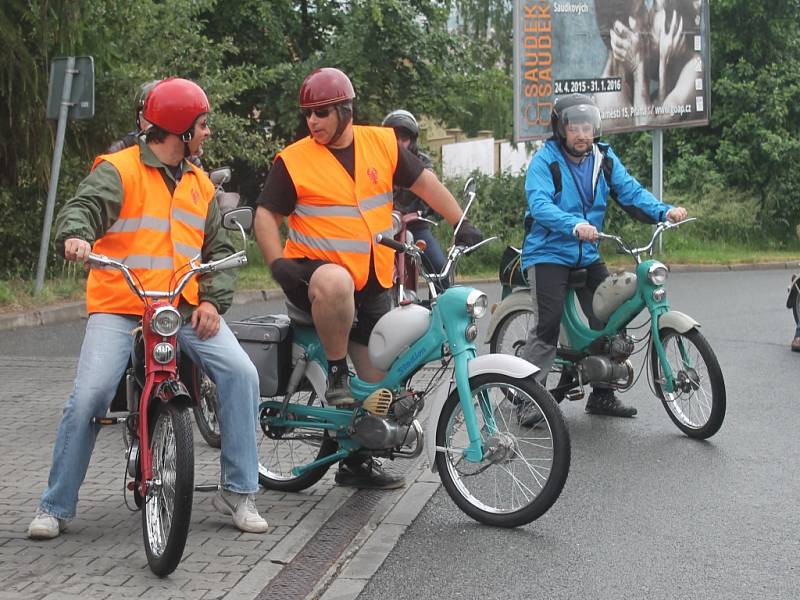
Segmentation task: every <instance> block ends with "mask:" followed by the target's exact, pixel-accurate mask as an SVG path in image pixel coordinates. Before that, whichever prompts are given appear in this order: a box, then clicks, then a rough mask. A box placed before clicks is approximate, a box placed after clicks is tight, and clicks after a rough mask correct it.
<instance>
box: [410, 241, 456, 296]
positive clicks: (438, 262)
mask: <svg viewBox="0 0 800 600" xmlns="http://www.w3.org/2000/svg"><path fill="white" fill-rule="evenodd" d="M411 233H412V235H413V236H414V239H415V240H423V241H424V242H425V244H426V246H425V252H423V253H422V256H423V259H424V260H425V261H426V267H427V268H428V269H430V270H431V271H432V272H433V273H441V272H442V269H443V268H444V263H445V256H444V252H442V247H441V246H440V245H439V240H437V239H436V236H435V235H433V231H431V229H430V227H423V228H422V229H417V230H416V231H412V232H411ZM446 287H447V282H442V288H446Z"/></svg>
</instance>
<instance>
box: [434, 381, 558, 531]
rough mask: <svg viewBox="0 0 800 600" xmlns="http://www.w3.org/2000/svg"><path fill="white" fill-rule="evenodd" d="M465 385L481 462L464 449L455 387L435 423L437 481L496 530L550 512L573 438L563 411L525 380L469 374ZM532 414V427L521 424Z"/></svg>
mask: <svg viewBox="0 0 800 600" xmlns="http://www.w3.org/2000/svg"><path fill="white" fill-rule="evenodd" d="M469 384H470V388H471V390H472V406H473V407H474V411H475V415H476V417H477V420H478V427H479V429H480V432H481V439H482V443H483V460H482V461H481V462H471V461H470V460H468V459H467V458H466V457H465V456H464V454H463V452H464V449H465V448H467V446H468V445H469V439H468V434H467V429H466V426H465V424H464V411H463V408H462V406H461V403H460V402H459V398H458V392H457V390H455V389H454V390H453V391H452V392H451V393H450V396H449V397H448V398H447V401H446V402H445V404H444V408H443V409H442V413H441V415H440V416H439V422H438V425H437V427H436V451H437V452H436V466H437V467H438V469H439V476H440V477H441V479H442V483H443V484H444V487H445V489H446V490H447V493H448V494H450V497H451V498H452V499H453V501H454V502H455V503H456V504H457V505H458V507H459V508H460V509H461V510H463V511H464V512H465V513H467V514H468V515H469V516H470V517H472V518H473V519H475V520H476V521H480V522H481V523H485V524H487V525H494V526H497V527H516V526H518V525H524V524H526V523H530V522H531V521H533V520H535V519H538V518H539V517H541V516H542V515H543V514H544V513H545V512H547V510H548V509H549V508H550V507H551V506H552V505H553V503H554V502H555V501H556V500H557V499H558V496H559V494H560V493H561V490H562V488H563V487H564V484H565V483H566V481H567V474H568V473H569V464H570V441H569V433H568V431H567V427H566V425H565V424H564V418H563V417H562V415H561V411H559V409H558V406H557V405H556V403H555V402H554V401H553V398H552V397H551V396H550V394H549V393H548V392H547V391H546V390H545V389H544V388H543V387H542V386H541V385H539V384H538V383H536V382H534V381H531V380H530V379H513V378H511V377H508V376H505V375H500V374H495V373H487V374H483V375H478V376H475V377H472V378H470V380H469ZM536 414H538V415H539V419H538V423H537V424H536V425H535V426H534V427H531V428H527V427H523V426H522V425H520V424H519V423H520V421H525V420H526V419H527V418H528V417H529V416H531V415H536ZM534 420H536V419H534Z"/></svg>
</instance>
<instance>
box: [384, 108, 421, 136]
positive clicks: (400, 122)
mask: <svg viewBox="0 0 800 600" xmlns="http://www.w3.org/2000/svg"><path fill="white" fill-rule="evenodd" d="M381 125H383V126H384V127H391V128H392V129H405V130H407V131H408V132H409V133H410V134H411V141H412V142H414V141H416V140H417V138H418V137H419V123H417V120H416V119H415V118H414V115H412V114H411V113H410V112H408V111H407V110H402V109H398V110H393V111H392V112H390V113H389V114H388V115H386V116H385V117H384V118H383V122H382V123H381Z"/></svg>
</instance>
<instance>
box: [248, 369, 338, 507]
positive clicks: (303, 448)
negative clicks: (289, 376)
mask: <svg viewBox="0 0 800 600" xmlns="http://www.w3.org/2000/svg"><path fill="white" fill-rule="evenodd" d="M272 400H277V401H280V400H282V398H280V397H276V398H272ZM292 404H303V405H306V406H317V407H320V408H321V407H322V403H321V402H320V399H319V398H318V397H317V394H316V393H315V392H314V391H313V389H312V388H311V384H310V383H309V382H308V380H303V381H302V382H301V385H300V388H299V389H298V390H297V391H296V392H295V393H294V394H293V395H292V397H291V398H289V408H288V410H289V415H290V416H291V410H292ZM273 414H274V412H271V411H270V410H269V409H263V410H262V411H261V413H260V414H259V423H260V427H261V433H262V434H263V435H262V436H261V437H260V438H259V440H258V460H259V463H258V482H259V483H260V484H261V485H262V486H263V487H265V488H266V489H268V490H277V491H281V492H299V491H301V490H304V489H306V488H309V487H311V486H312V485H314V484H316V483H317V482H318V481H319V480H320V479H322V477H323V476H324V475H325V473H327V472H328V469H329V468H330V466H331V465H330V464H326V465H320V466H319V467H316V468H314V469H310V470H308V471H305V472H304V473H302V474H300V475H297V474H295V473H294V472H293V469H295V468H296V467H300V466H302V465H306V464H308V463H311V462H313V461H315V460H319V459H321V458H324V457H326V456H329V455H331V454H333V453H334V452H336V450H337V449H338V445H337V443H336V441H335V440H333V439H332V438H331V437H330V436H329V435H328V433H327V432H326V431H325V430H324V429H320V428H316V427H307V428H303V427H295V428H291V429H290V428H286V427H274V426H272V425H271V424H270V417H271V416H273Z"/></svg>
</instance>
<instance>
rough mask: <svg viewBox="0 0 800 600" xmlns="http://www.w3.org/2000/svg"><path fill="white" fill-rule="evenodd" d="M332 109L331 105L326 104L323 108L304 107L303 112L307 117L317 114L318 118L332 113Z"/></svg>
mask: <svg viewBox="0 0 800 600" xmlns="http://www.w3.org/2000/svg"><path fill="white" fill-rule="evenodd" d="M332 110H333V109H332V108H331V107H330V106H325V107H323V108H304V109H303V110H302V113H303V116H304V117H305V118H306V119H310V118H311V114H312V113H313V114H314V115H316V116H317V118H318V119H325V118H327V117H328V115H329V114H331V111H332Z"/></svg>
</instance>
